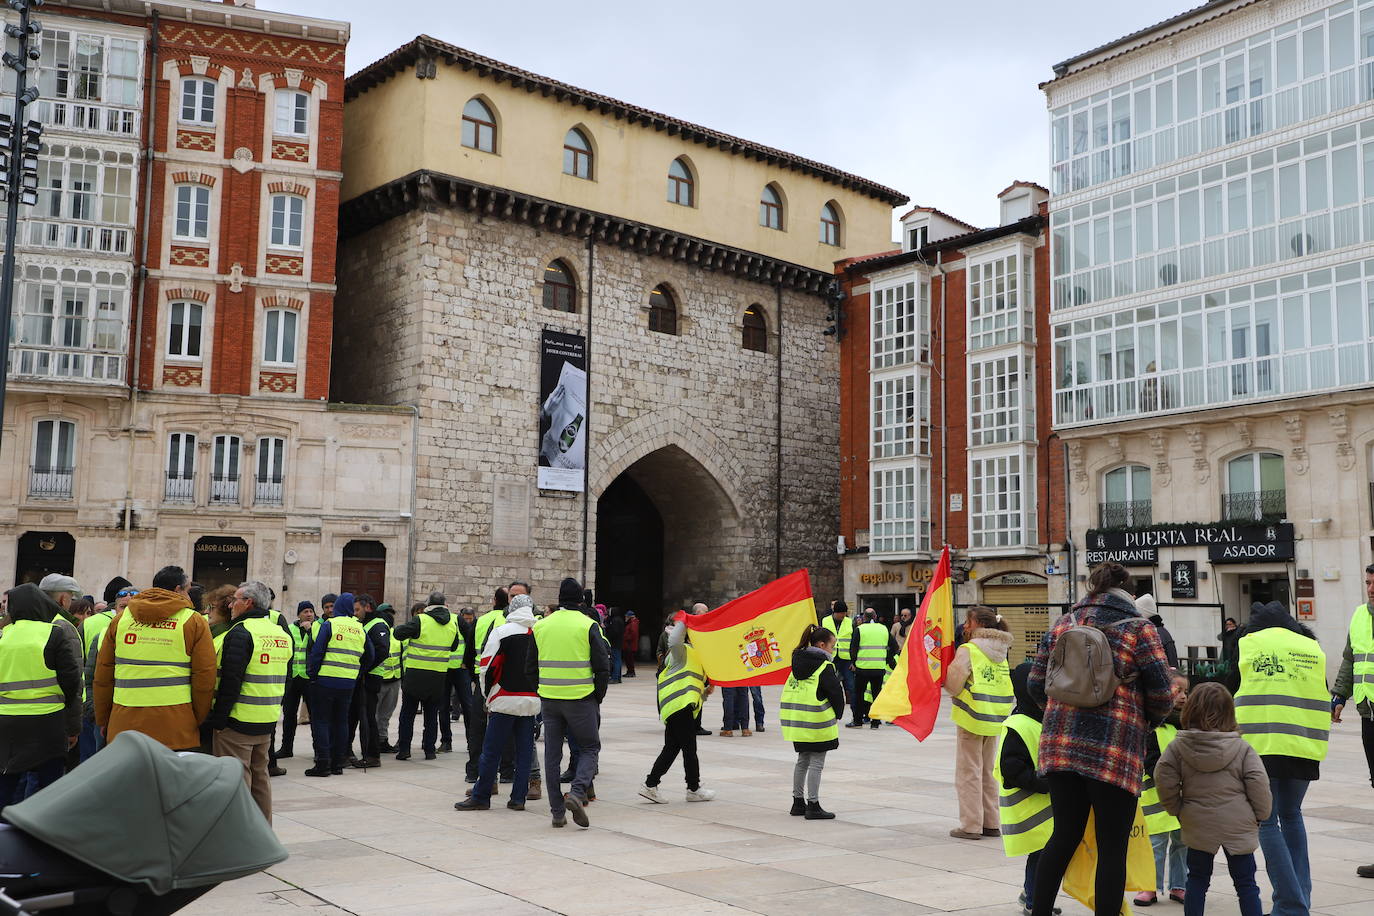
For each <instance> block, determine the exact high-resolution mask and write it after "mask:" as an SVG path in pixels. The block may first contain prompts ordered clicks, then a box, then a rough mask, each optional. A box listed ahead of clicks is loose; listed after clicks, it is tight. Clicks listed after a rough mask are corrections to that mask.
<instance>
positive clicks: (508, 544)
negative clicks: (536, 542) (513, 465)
mask: <svg viewBox="0 0 1374 916" xmlns="http://www.w3.org/2000/svg"><path fill="white" fill-rule="evenodd" d="M529 545H530V485H529V484H528V483H524V482H519V481H512V480H498V481H496V483H495V485H494V488H493V491H492V498H491V546H492V549H493V550H495V549H502V550H528V549H529Z"/></svg>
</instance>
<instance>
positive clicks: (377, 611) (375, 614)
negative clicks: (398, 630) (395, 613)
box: [358, 607, 391, 626]
mask: <svg viewBox="0 0 1374 916" xmlns="http://www.w3.org/2000/svg"><path fill="white" fill-rule="evenodd" d="M369 620H380V621H381V622H382V623H385V624H387V625H388V626H390V624H391V621H390V620H388V619H387V616H386V614H384V613H382V610H381V608H375V607H374V608H373V609H372V612H371V613H369V614H367V615H366V616H365V617H363V619H362V620H359V621H358V623H367V622H368V621H369Z"/></svg>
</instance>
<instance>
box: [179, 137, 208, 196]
mask: <svg viewBox="0 0 1374 916" xmlns="http://www.w3.org/2000/svg"><path fill="white" fill-rule="evenodd" d="M177 149H188V150H192V151H195V152H202V153H213V152H214V151H215V133H214V131H204V130H178V131H177ZM212 183H213V179H212Z"/></svg>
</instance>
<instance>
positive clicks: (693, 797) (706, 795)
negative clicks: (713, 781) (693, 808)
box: [687, 789, 716, 802]
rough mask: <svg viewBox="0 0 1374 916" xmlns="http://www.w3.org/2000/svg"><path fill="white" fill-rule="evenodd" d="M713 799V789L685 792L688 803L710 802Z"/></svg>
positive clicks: (714, 791)
mask: <svg viewBox="0 0 1374 916" xmlns="http://www.w3.org/2000/svg"><path fill="white" fill-rule="evenodd" d="M715 797H716V790H715V789H697V790H696V791H695V792H693V791H692V790H691V789H688V790H687V800H688V801H689V802H698V801H710V800H711V799H713V798H715Z"/></svg>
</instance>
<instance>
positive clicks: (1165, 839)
mask: <svg viewBox="0 0 1374 916" xmlns="http://www.w3.org/2000/svg"><path fill="white" fill-rule="evenodd" d="M1150 846H1151V847H1153V848H1154V851H1155V884H1156V885H1157V888H1156V889H1157V890H1158V891H1159V892H1160V893H1161V894H1166V893H1168V892H1169V891H1177V890H1183V888H1184V887H1186V886H1187V881H1188V847H1187V846H1184V845H1183V831H1182V830H1171V831H1169V832H1168V833H1152V834H1150ZM1166 858H1167V859H1168V860H1169V870H1168V872H1167V873H1166V872H1165V870H1164V860H1165V859H1166ZM1166 877H1167V878H1168V879H1169V880H1168V882H1167V883H1166V882H1165V880H1164V879H1165V878H1166Z"/></svg>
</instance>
